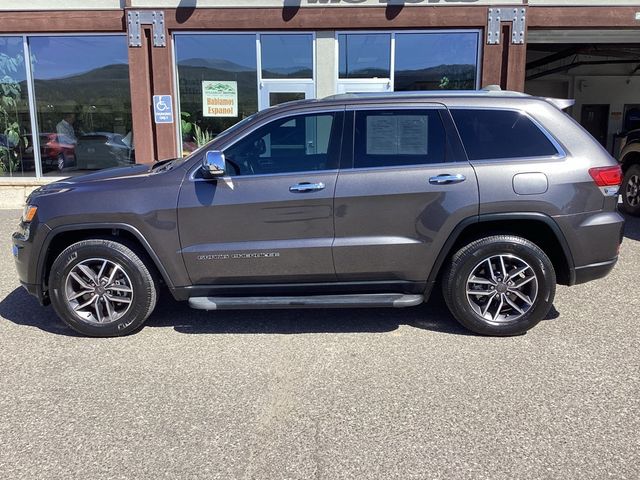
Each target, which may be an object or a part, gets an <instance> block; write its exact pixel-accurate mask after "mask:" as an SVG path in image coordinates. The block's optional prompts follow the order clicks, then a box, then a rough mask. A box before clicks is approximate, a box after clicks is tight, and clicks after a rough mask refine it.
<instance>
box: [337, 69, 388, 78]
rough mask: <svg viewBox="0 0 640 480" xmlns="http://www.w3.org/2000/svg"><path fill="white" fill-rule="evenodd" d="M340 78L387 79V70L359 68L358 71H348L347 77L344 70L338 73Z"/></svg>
mask: <svg viewBox="0 0 640 480" xmlns="http://www.w3.org/2000/svg"><path fill="white" fill-rule="evenodd" d="M340 78H389V70H384V69H380V68H361V69H359V70H349V76H348V77H347V76H346V75H345V72H344V70H341V71H340Z"/></svg>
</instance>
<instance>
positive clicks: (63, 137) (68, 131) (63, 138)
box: [56, 113, 78, 146]
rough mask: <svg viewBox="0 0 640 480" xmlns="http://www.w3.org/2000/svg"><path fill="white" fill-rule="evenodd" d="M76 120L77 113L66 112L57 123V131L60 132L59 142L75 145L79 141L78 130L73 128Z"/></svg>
mask: <svg viewBox="0 0 640 480" xmlns="http://www.w3.org/2000/svg"><path fill="white" fill-rule="evenodd" d="M75 121H76V115H75V113H66V114H65V115H64V117H62V120H60V122H58V124H57V125H56V133H57V134H58V143H66V144H68V145H74V146H75V144H76V143H78V139H77V138H76V132H75V130H74V129H73V124H74V123H75Z"/></svg>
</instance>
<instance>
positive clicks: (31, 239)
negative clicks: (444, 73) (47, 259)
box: [11, 221, 50, 305]
mask: <svg viewBox="0 0 640 480" xmlns="http://www.w3.org/2000/svg"><path fill="white" fill-rule="evenodd" d="M49 230H50V229H49V228H48V227H47V226H46V225H42V224H40V225H39V224H38V222H37V221H34V222H32V223H31V224H28V225H27V224H24V223H20V225H19V227H18V230H17V231H16V232H15V233H14V234H13V235H12V237H11V241H12V242H11V243H12V245H11V252H12V255H13V260H14V262H15V265H16V270H17V272H18V280H19V281H20V284H21V285H22V286H23V287H24V288H25V289H26V290H27V292H29V293H30V294H31V295H33V296H35V297H37V298H38V300H39V301H40V303H41V304H43V305H46V304H48V296H47V294H46V292H45V291H44V287H43V284H42V279H41V278H38V261H39V256H40V255H41V253H42V252H41V246H42V244H43V242H42V239H43V238H44V236H46V233H47V232H48V231H49Z"/></svg>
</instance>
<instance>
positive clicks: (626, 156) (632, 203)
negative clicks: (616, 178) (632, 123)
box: [618, 129, 640, 216]
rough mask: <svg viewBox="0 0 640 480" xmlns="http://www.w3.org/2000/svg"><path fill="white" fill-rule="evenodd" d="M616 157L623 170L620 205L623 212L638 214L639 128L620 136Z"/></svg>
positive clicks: (639, 202)
mask: <svg viewBox="0 0 640 480" xmlns="http://www.w3.org/2000/svg"><path fill="white" fill-rule="evenodd" d="M618 159H619V161H620V164H621V166H622V171H623V172H624V179H623V181H622V186H621V187H620V194H621V195H622V207H623V209H624V211H625V212H627V213H630V214H631V215H637V216H640V129H637V130H631V131H630V132H628V133H627V134H626V135H623V136H622V137H621V140H620V155H619V157H618Z"/></svg>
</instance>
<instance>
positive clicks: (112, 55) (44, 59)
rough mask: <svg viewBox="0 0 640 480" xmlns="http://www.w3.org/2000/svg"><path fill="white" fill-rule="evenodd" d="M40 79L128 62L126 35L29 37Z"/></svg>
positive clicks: (36, 70) (70, 74) (37, 74)
mask: <svg viewBox="0 0 640 480" xmlns="http://www.w3.org/2000/svg"><path fill="white" fill-rule="evenodd" d="M29 45H30V47H31V55H32V57H35V61H34V64H33V74H34V78H35V79H36V80H49V79H54V78H65V77H70V76H73V75H78V74H81V73H85V72H88V71H90V70H94V69H96V68H100V67H104V66H106V65H114V64H128V63H129V59H128V56H127V37H126V36H124V35H107V36H102V35H100V36H74V37H57V36H56V37H54V36H52V37H29Z"/></svg>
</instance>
